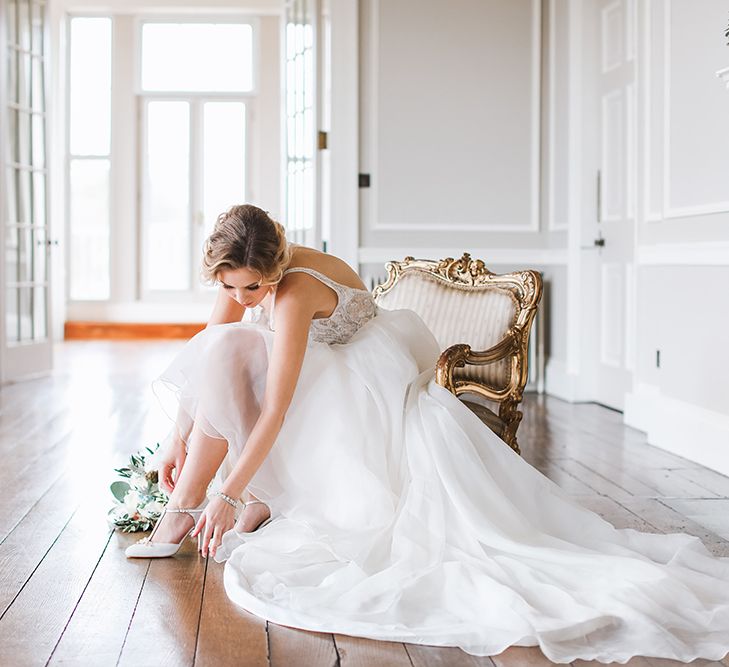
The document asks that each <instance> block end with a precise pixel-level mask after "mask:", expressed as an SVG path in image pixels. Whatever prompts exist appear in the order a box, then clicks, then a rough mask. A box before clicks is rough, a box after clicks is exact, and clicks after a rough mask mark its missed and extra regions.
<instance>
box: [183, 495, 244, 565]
mask: <svg viewBox="0 0 729 667" xmlns="http://www.w3.org/2000/svg"><path fill="white" fill-rule="evenodd" d="M234 524H235V508H234V507H233V506H232V505H231V504H230V503H227V502H226V501H225V500H223V499H222V498H221V497H220V496H213V497H212V498H211V499H210V501H209V502H208V504H207V505H206V507H205V510H204V511H203V513H202V515H201V516H200V519H199V521H198V522H197V525H196V526H195V530H193V531H192V533H191V537H196V536H197V535H198V534H201V535H202V539H201V543H200V553H202V555H203V556H204V557H205V558H207V555H208V549H210V555H211V556H212V557H213V558H215V552H216V551H217V549H218V547H219V546H220V545H221V544H222V542H223V533H225V532H227V531H229V530H230V529H231V528H232V527H233V525H234Z"/></svg>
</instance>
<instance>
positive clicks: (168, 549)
mask: <svg viewBox="0 0 729 667" xmlns="http://www.w3.org/2000/svg"><path fill="white" fill-rule="evenodd" d="M202 511H203V510H202V509H201V508H197V509H189V508H182V507H180V508H174V509H173V508H167V507H165V509H164V510H162V514H161V515H160V517H159V519H157V523H156V524H155V526H154V529H153V530H152V532H151V533H150V534H149V536H148V537H143V538H142V539H141V540H139V541H138V542H136V543H135V544H132V545H130V546H128V547H127V548H126V550H125V551H124V553H125V554H126V556H127V558H167V557H169V556H174V555H175V554H176V553H177V552H178V551H179V549H180V547H181V546H182V543H183V542H184V541H185V538H186V537H187V536H188V535H189V534H190V533H191V532H192V531H193V530H195V526H197V518H195V515H196V514H197V515H198V517H199V515H200V514H201V513H202ZM168 512H176V513H179V514H182V513H183V512H184V513H185V514H188V515H189V516H190V517H192V521H193V524H192V526H191V527H190V529H189V530H188V531H187V532H186V533H185V534H184V535H183V536H182V539H181V540H180V541H179V542H177V543H175V542H152V538H153V537H154V534H155V533H156V532H157V527H158V526H159V524H160V522H161V521H162V518H163V517H164V515H165V514H167V513H168ZM197 546H198V551H199V550H200V535H198V536H197Z"/></svg>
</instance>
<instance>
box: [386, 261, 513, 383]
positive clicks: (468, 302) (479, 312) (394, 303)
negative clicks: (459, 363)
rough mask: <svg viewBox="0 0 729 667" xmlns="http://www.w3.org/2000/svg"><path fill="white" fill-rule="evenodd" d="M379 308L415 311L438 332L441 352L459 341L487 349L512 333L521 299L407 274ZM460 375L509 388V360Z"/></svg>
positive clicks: (460, 371) (462, 371) (503, 292)
mask: <svg viewBox="0 0 729 667" xmlns="http://www.w3.org/2000/svg"><path fill="white" fill-rule="evenodd" d="M377 305H378V306H381V307H383V308H387V309H389V310H394V309H396V308H409V309H410V310H414V311H415V312H416V313H418V315H420V317H421V318H422V319H423V321H424V322H425V323H426V324H427V325H428V328H429V329H430V330H431V331H432V332H433V335H434V336H435V339H436V340H437V341H438V343H439V345H440V349H441V350H445V349H446V348H448V347H450V346H451V345H454V344H455V343H468V344H469V345H470V346H471V347H472V348H473V349H474V350H487V349H488V348H490V347H491V346H492V345H495V344H496V343H498V342H499V341H500V340H501V339H502V338H503V337H504V336H505V335H506V332H507V331H508V330H509V329H510V328H511V327H512V326H513V325H514V323H515V322H516V315H517V303H516V299H515V298H514V296H513V295H512V294H511V293H510V292H509V291H508V290H506V289H498V288H497V289H489V290H481V291H477V292H476V291H472V290H465V289H463V288H459V287H457V286H454V285H449V284H447V283H444V282H443V281H439V280H437V279H436V278H434V277H432V276H429V275H428V274H418V273H414V272H411V273H406V274H403V276H402V277H401V278H400V280H399V281H398V284H397V287H396V288H395V289H392V290H390V291H389V292H387V293H386V294H383V295H382V296H381V297H379V298H378V300H377ZM456 374H457V376H458V377H468V378H470V379H474V380H478V381H482V382H486V383H488V384H489V385H490V386H492V387H504V386H506V383H507V381H508V361H507V360H501V361H498V362H496V363H493V364H489V365H488V366H471V367H467V368H466V369H460V368H459V369H456Z"/></svg>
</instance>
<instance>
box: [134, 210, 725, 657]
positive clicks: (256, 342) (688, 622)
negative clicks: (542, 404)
mask: <svg viewBox="0 0 729 667" xmlns="http://www.w3.org/2000/svg"><path fill="white" fill-rule="evenodd" d="M203 275H204V276H205V277H206V278H207V279H209V280H214V281H217V282H218V283H219V285H220V287H219V292H218V296H217V301H216V303H215V307H214V310H213V313H212V317H211V319H210V322H209V323H208V326H207V327H206V329H204V330H203V331H201V332H200V333H198V334H197V335H196V336H194V337H193V338H192V339H191V340H189V341H188V342H187V343H186V344H185V346H184V347H183V348H182V350H181V351H180V352H179V353H178V354H177V356H176V357H175V359H174V360H173V361H172V363H171V364H170V366H169V367H168V368H167V369H166V370H165V371H164V372H163V373H162V375H161V376H160V377H159V378H158V379H157V380H155V382H154V385H153V386H154V389H155V391H156V393H157V395H158V397H159V398H160V400H161V401H162V402H163V405H164V406H165V407H166V408H167V409H169V410H171V411H172V412H170V414H172V415H174V419H175V426H174V428H173V429H172V432H171V434H170V436H169V437H168V441H167V446H166V447H165V448H164V450H163V452H162V454H161V455H160V456H159V458H158V460H157V464H158V468H159V473H160V480H161V484H162V486H163V488H165V490H167V491H168V492H169V493H170V498H169V503H168V505H167V508H166V511H165V513H164V514H163V516H162V517H161V518H160V520H159V522H158V523H157V525H156V527H155V529H154V531H153V532H152V534H151V535H150V536H149V537H147V538H145V539H144V540H141V541H140V542H139V543H137V544H134V545H132V546H130V547H129V548H128V549H127V556H129V557H145V558H154V557H165V556H171V555H173V554H174V553H175V552H176V551H177V550H178V548H179V546H180V544H181V543H182V542H183V541H184V539H185V538H186V537H187V536H188V535H190V536H192V537H196V538H197V539H198V548H199V549H200V551H201V553H202V555H203V556H207V555H208V554H210V555H212V556H213V557H214V559H215V560H216V561H219V562H222V561H227V562H226V565H225V572H224V582H225V589H226V591H227V594H228V596H229V597H230V598H231V600H232V601H233V602H234V603H236V604H238V605H240V606H241V607H243V608H245V609H247V610H249V611H250V612H252V613H254V614H257V615H259V616H261V617H263V618H266V619H268V620H271V621H273V622H275V623H279V624H282V625H288V626H293V627H298V628H303V629H307V630H315V631H322V632H329V633H333V632H336V633H343V634H349V635H357V636H361V637H369V638H373V639H388V640H395V641H402V642H411V643H419V644H431V645H440V646H459V647H461V648H462V649H463V650H464V651H466V652H468V653H472V654H474V655H495V654H498V653H500V652H502V651H503V650H504V649H506V648H507V647H509V646H511V645H519V646H539V647H540V649H541V650H542V652H543V653H544V654H545V655H546V656H547V657H548V658H549V659H551V660H552V661H554V662H570V661H572V660H575V659H585V660H590V659H595V660H600V661H603V662H610V661H617V662H625V661H627V660H629V659H630V658H631V657H632V656H635V655H641V656H654V657H663V658H673V659H677V660H682V661H690V660H693V659H695V658H706V659H710V660H720V659H721V658H723V657H724V655H725V654H726V653H727V651H729V558H715V557H712V556H711V554H710V553H709V552H708V551H707V550H706V548H705V547H704V546H703V544H702V542H701V541H700V540H699V539H698V538H696V537H693V536H690V535H685V534H681V533H675V534H667V535H656V534H651V533H642V532H639V531H636V530H633V529H630V528H626V529H616V528H614V527H613V526H612V525H611V524H610V523H608V522H606V521H604V520H603V519H602V518H601V517H599V516H598V515H597V514H595V513H593V512H591V511H588V510H587V509H585V508H583V507H581V506H580V505H578V504H576V503H575V501H574V500H572V499H571V498H570V497H569V496H567V495H566V494H565V493H564V492H563V491H562V490H561V489H560V488H559V487H558V486H557V485H556V484H554V483H553V482H552V481H551V480H549V479H548V478H547V477H545V476H543V475H542V474H541V473H539V472H538V471H537V470H535V469H534V468H533V467H532V466H530V465H529V464H528V463H527V462H526V461H524V460H523V459H522V458H521V457H520V456H519V455H517V454H516V453H515V452H514V451H513V450H511V448H509V447H507V446H506V445H505V444H504V443H503V442H502V441H501V440H500V439H499V438H498V437H497V436H496V435H495V434H493V433H492V432H491V431H490V430H489V429H488V428H487V427H485V426H484V425H483V424H482V423H481V422H480V421H479V420H478V418H477V417H476V416H475V415H473V414H472V413H471V411H470V410H468V408H466V407H465V406H464V405H463V404H462V403H461V402H460V401H459V400H458V399H457V398H456V397H455V396H454V395H453V394H451V393H450V392H449V391H447V390H446V389H444V388H443V387H440V386H439V385H437V384H436V383H435V381H434V380H433V379H432V378H433V369H434V365H435V362H436V360H437V358H438V354H439V349H438V345H437V343H436V341H435V339H434V338H433V336H432V334H431V333H430V331H429V330H428V328H427V327H426V325H425V324H424V323H423V321H422V320H421V319H420V318H419V317H418V316H417V315H416V314H415V313H414V312H412V311H409V310H393V311H388V310H384V309H378V308H377V306H376V305H375V303H374V301H373V299H372V296H371V294H370V292H369V291H368V290H367V289H366V288H365V286H364V284H363V283H362V282H361V280H360V279H359V277H358V276H357V274H356V273H355V272H354V271H353V270H352V269H351V268H350V267H349V266H348V265H347V264H346V263H345V262H344V261H342V260H340V259H338V258H336V257H333V256H331V255H327V254H324V253H321V252H318V251H316V250H314V249H311V248H306V247H304V246H298V245H295V244H290V243H287V241H286V238H285V234H284V229H283V227H282V226H281V225H280V224H279V223H277V222H275V221H273V220H271V218H270V217H269V216H268V215H267V214H266V213H265V212H264V211H262V210H260V209H258V208H256V207H254V206H234V207H233V208H231V209H230V210H229V211H227V212H226V213H224V214H222V215H221V216H220V217H219V218H218V220H217V222H216V225H215V229H214V231H213V233H212V234H211V235H210V237H209V238H208V239H207V241H206V243H205V251H204V257H203ZM206 493H207V502H206ZM242 498H245V499H246V502H245V503H242V502H241V499H242ZM239 510H241V511H240V512H239Z"/></svg>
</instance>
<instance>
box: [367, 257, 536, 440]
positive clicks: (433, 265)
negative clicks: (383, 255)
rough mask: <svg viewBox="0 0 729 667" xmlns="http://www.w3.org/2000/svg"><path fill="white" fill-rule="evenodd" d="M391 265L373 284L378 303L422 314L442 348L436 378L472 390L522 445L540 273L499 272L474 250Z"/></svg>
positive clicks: (495, 422) (478, 408)
mask: <svg viewBox="0 0 729 667" xmlns="http://www.w3.org/2000/svg"><path fill="white" fill-rule="evenodd" d="M386 266H387V269H388V274H389V275H388V280H387V282H386V283H384V284H383V285H378V286H377V287H376V288H375V290H374V295H375V299H376V301H377V305H378V306H379V307H382V308H386V309H390V310H394V309H397V308H409V309H410V310H414V311H415V312H416V313H418V315H420V317H421V318H422V319H423V321H424V322H425V323H426V324H427V325H428V327H429V328H430V330H431V331H432V332H433V335H434V336H435V338H436V340H437V341H438V343H439V344H440V347H441V350H443V354H442V355H441V359H440V360H439V363H438V367H437V369H436V380H437V381H439V382H441V384H443V385H444V386H446V387H447V388H448V389H450V390H451V391H453V392H454V393H455V394H456V395H461V394H468V395H469V396H470V397H471V398H472V399H473V400H464V403H465V404H466V405H467V406H468V407H469V408H470V409H471V410H472V411H473V412H474V413H475V414H476V415H477V416H478V417H479V418H480V419H481V420H482V421H483V422H484V423H485V424H486V425H487V426H489V428H491V429H492V430H493V431H494V432H495V433H496V434H497V435H498V436H499V437H501V438H503V439H504V440H505V441H506V442H507V444H509V445H510V446H511V447H512V448H513V449H514V450H515V451H517V452H519V447H518V445H517V442H516V429H517V427H518V424H519V421H520V419H521V413H520V412H519V411H518V410H517V409H516V407H517V405H518V403H519V402H520V401H521V397H522V393H523V390H524V385H525V384H526V377H527V368H526V364H527V358H526V353H527V340H528V336H529V330H530V328H531V324H532V321H533V318H534V314H535V311H536V307H537V304H538V302H539V299H540V297H541V289H542V284H541V276H540V275H539V274H538V273H536V272H535V271H522V272H515V273H513V274H503V275H497V274H493V273H491V272H490V271H489V270H488V269H486V267H485V266H484V264H483V262H481V261H480V260H471V258H470V255H468V253H466V254H464V255H463V257H462V258H461V259H460V260H453V259H452V258H450V257H449V258H446V259H443V260H437V261H436V260H420V259H418V260H416V259H414V258H412V257H406V258H405V260H404V261H402V262H394V261H393V262H388V264H387V265H386ZM464 344H465V345H464ZM494 346H496V349H495V350H494V349H492V348H494ZM484 355H485V356H484ZM464 360H465V364H464V363H463V361H464ZM464 398H465V397H464ZM462 400H463V399H462Z"/></svg>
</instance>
